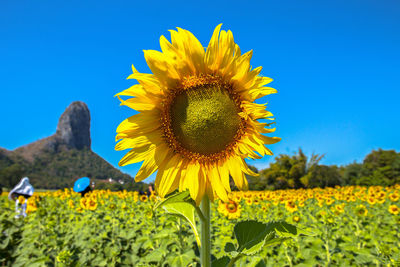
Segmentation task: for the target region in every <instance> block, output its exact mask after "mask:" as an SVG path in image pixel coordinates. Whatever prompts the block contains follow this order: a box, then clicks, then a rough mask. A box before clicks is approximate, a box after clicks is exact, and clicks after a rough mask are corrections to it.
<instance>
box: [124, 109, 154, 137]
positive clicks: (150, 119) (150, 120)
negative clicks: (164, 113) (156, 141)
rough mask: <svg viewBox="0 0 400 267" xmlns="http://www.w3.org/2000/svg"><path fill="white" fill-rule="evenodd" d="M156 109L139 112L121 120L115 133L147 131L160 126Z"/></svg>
mask: <svg viewBox="0 0 400 267" xmlns="http://www.w3.org/2000/svg"><path fill="white" fill-rule="evenodd" d="M159 113H160V111H158V110H151V111H146V112H141V113H139V114H136V115H133V116H131V117H129V118H128V119H125V120H124V121H122V122H121V123H120V124H119V126H118V127H117V133H124V134H131V133H134V132H140V133H147V132H151V131H154V130H156V129H158V128H159V127H160V125H159V124H158V123H157V122H158V120H159V116H160V115H159Z"/></svg>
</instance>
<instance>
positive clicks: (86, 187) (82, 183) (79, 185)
mask: <svg viewBox="0 0 400 267" xmlns="http://www.w3.org/2000/svg"><path fill="white" fill-rule="evenodd" d="M92 186H93V187H94V183H93V184H92ZM74 191H75V192H77V193H80V194H81V197H84V196H85V195H86V194H87V193H89V192H90V191H92V188H91V187H90V179H89V178H88V177H82V178H79V179H78V180H76V181H75V183H74Z"/></svg>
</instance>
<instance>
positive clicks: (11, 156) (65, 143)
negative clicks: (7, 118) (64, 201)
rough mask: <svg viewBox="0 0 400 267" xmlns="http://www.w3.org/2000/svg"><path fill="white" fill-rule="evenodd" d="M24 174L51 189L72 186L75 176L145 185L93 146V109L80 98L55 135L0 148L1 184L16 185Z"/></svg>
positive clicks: (42, 186)
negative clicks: (91, 122)
mask: <svg viewBox="0 0 400 267" xmlns="http://www.w3.org/2000/svg"><path fill="white" fill-rule="evenodd" d="M23 176H28V177H29V178H30V181H31V183H32V185H33V186H34V187H36V188H48V189H58V188H65V187H71V186H72V185H73V183H74V181H75V179H76V178H79V177H83V176H87V177H90V178H91V179H92V180H94V181H96V183H97V184H99V183H100V184H101V183H106V182H108V180H107V179H109V178H112V179H113V180H114V181H120V182H121V183H119V184H124V185H125V186H124V187H129V188H130V189H142V188H143V187H144V186H145V184H144V183H134V181H133V178H132V177H131V176H130V175H128V174H124V173H122V172H121V171H119V170H118V169H116V168H114V167H113V166H112V165H111V164H109V163H108V162H107V161H105V160H104V159H103V158H102V157H100V156H99V155H97V154H96V153H94V152H93V151H92V150H91V139H90V112H89V109H88V107H87V105H86V104H85V103H83V102H80V101H76V102H73V103H72V104H71V105H70V106H69V107H68V108H67V109H66V110H65V111H64V113H63V114H62V115H61V117H60V119H59V122H58V125H57V131H56V133H55V134H54V135H52V136H49V137H47V138H44V139H41V140H38V141H36V142H33V143H30V144H28V145H25V146H22V147H19V148H17V149H15V150H13V151H9V150H6V149H2V148H0V184H1V185H2V186H5V187H8V188H10V187H13V186H14V185H15V184H16V183H18V181H19V180H20V179H21V178H22V177H23ZM103 187H104V185H103ZM120 187H121V186H120ZM119 189H121V188H119Z"/></svg>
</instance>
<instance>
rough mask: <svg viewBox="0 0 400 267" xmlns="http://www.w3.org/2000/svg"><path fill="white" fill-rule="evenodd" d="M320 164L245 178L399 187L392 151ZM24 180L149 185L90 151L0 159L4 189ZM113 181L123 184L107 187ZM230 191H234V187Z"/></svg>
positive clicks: (278, 160)
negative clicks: (83, 179) (31, 158)
mask: <svg viewBox="0 0 400 267" xmlns="http://www.w3.org/2000/svg"><path fill="white" fill-rule="evenodd" d="M322 158H323V155H318V154H313V155H311V156H310V157H307V156H306V155H305V154H304V152H303V151H302V150H301V149H299V150H298V151H297V152H295V153H294V154H293V155H286V154H281V155H278V156H277V157H275V159H274V162H273V163H271V164H270V166H269V167H268V168H266V169H263V170H257V169H256V168H255V167H253V166H250V168H251V169H252V170H253V171H254V172H257V173H258V174H259V176H258V177H252V176H247V179H248V182H249V189H250V190H274V189H287V188H313V187H328V186H329V187H332V186H336V185H341V186H343V185H366V186H369V185H382V186H389V185H393V184H400V153H397V152H396V151H394V150H382V149H378V150H374V151H372V152H371V153H369V154H368V155H367V156H366V157H365V159H364V160H363V162H362V163H357V162H353V163H350V164H348V165H345V166H336V165H323V164H320V161H321V159H322ZM24 176H28V177H29V178H30V179H31V182H32V184H33V185H34V186H35V187H36V188H47V189H62V188H65V187H72V186H73V183H74V181H75V180H76V178H79V177H83V176H87V177H90V178H91V179H94V180H95V181H96V182H98V183H97V186H96V188H98V189H111V190H113V191H117V190H124V189H125V190H145V189H146V188H147V187H148V184H146V183H142V182H141V183H135V182H134V180H133V178H132V177H131V176H129V175H127V174H123V173H121V172H120V171H119V170H117V169H115V168H113V167H112V166H111V165H110V164H109V163H107V162H106V161H104V159H102V158H101V157H100V156H98V155H97V154H95V153H93V152H92V151H90V150H81V151H78V150H69V151H63V152H60V153H54V154H53V153H43V154H41V155H40V157H38V158H36V159H35V160H34V162H33V163H27V162H26V161H24V159H23V158H22V157H20V156H17V155H14V156H13V157H12V158H10V157H8V156H6V155H5V154H4V153H0V186H3V187H6V188H12V187H14V186H15V185H16V184H17V183H18V182H19V180H20V179H21V178H22V177H24ZM109 177H112V178H113V179H114V180H121V181H123V182H124V183H123V184H120V183H107V182H105V181H106V179H108V178H109ZM231 187H232V188H233V189H235V186H234V184H233V182H232V181H231Z"/></svg>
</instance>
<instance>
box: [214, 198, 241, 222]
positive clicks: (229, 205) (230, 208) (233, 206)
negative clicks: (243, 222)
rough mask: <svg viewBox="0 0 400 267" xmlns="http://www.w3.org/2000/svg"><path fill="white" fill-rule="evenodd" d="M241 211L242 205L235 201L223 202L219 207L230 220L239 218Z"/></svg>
mask: <svg viewBox="0 0 400 267" xmlns="http://www.w3.org/2000/svg"><path fill="white" fill-rule="evenodd" d="M241 210H242V208H241V206H240V204H239V203H237V202H235V201H233V200H229V201H228V202H226V203H224V202H222V201H221V202H220V203H219V206H218V211H219V212H220V213H222V214H223V215H224V216H225V217H227V218H228V219H230V220H231V219H237V218H239V217H240V213H241Z"/></svg>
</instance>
